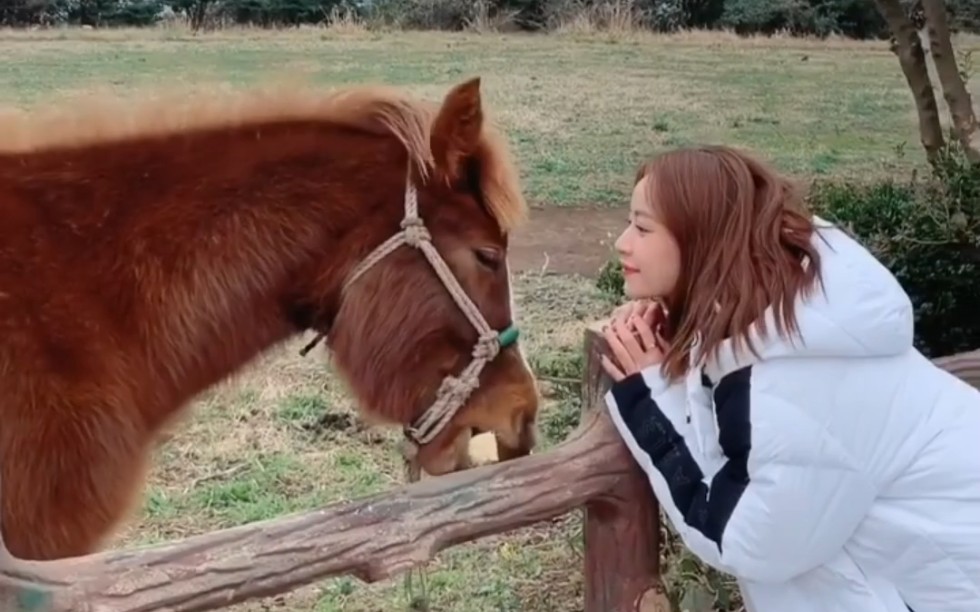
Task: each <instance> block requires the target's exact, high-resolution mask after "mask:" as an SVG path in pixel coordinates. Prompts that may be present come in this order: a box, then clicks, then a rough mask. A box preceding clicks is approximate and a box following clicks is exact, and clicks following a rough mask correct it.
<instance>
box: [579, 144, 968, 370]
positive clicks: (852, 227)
mask: <svg viewBox="0 0 980 612" xmlns="http://www.w3.org/2000/svg"><path fill="white" fill-rule="evenodd" d="M809 201H810V206H811V207H812V208H813V210H814V212H816V213H817V214H819V215H820V216H821V217H823V218H825V219H827V220H829V221H832V222H835V223H838V224H840V225H841V226H843V227H845V228H846V229H848V230H849V231H850V232H851V233H852V235H854V236H855V237H856V238H857V239H858V240H860V241H861V242H862V243H863V244H864V245H865V246H867V247H868V249H869V250H871V252H872V253H874V254H875V256H876V257H878V259H879V260H880V261H881V262H882V263H883V264H884V265H885V266H886V267H888V269H889V270H891V271H892V273H893V274H894V275H895V276H896V278H897V279H898V281H899V282H900V283H901V284H902V287H903V288H904V289H905V290H906V291H907V292H908V294H909V296H910V298H911V300H912V304H913V306H914V308H915V326H916V334H915V345H916V347H917V348H918V349H919V350H920V351H922V353H923V354H924V355H926V356H927V357H930V358H935V357H939V356H942V355H949V354H952V353H957V352H962V351H967V350H972V349H975V348H980V282H978V279H980V166H975V165H971V164H969V163H968V162H966V161H965V159H964V158H963V156H962V155H961V154H960V153H959V151H958V150H957V149H956V148H955V147H954V146H953V145H951V146H950V148H948V149H947V150H946V151H945V152H944V153H943V155H942V156H941V158H940V160H939V161H938V162H936V164H935V165H934V168H933V172H932V173H931V174H929V175H927V176H925V177H917V176H913V177H912V178H910V179H908V180H906V181H897V180H886V181H879V182H875V183H871V184H860V183H849V182H835V181H826V182H817V183H814V184H813V186H812V189H811V193H810V198H809ZM622 283H623V280H622V271H621V270H620V269H619V266H618V263H617V262H612V261H611V262H608V263H607V264H606V266H605V267H604V268H603V269H602V272H601V274H600V276H599V279H598V281H597V284H598V286H599V288H600V289H601V290H603V291H604V292H607V293H609V294H611V295H612V296H615V297H620V298H621V297H622V295H623V285H622Z"/></svg>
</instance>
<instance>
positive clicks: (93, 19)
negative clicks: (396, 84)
mask: <svg viewBox="0 0 980 612" xmlns="http://www.w3.org/2000/svg"><path fill="white" fill-rule="evenodd" d="M902 4H903V5H904V7H905V8H906V10H907V11H908V13H909V15H910V16H911V17H912V18H913V20H914V21H921V18H920V17H918V15H920V14H921V8H920V7H919V6H918V5H919V0H902ZM609 5H617V7H618V8H619V9H620V10H627V11H629V14H630V20H631V22H632V23H634V24H635V25H636V26H637V27H641V28H648V29H651V30H656V31H665V32H669V31H674V30H678V29H688V28H699V29H712V28H724V29H729V30H734V31H736V32H738V33H741V34H757V33H763V34H770V33H774V32H781V31H782V32H791V33H794V34H798V35H815V36H827V35H840V36H846V37H850V38H887V37H888V35H889V32H888V27H887V25H886V24H885V22H884V20H883V19H882V17H881V15H880V13H879V12H878V10H877V9H876V7H875V4H874V1H873V0H3V1H2V2H0V25H4V26H13V27H29V26H39V25H40V26H61V25H75V26H79V25H87V26H92V27H114V26H130V27H132V26H150V25H155V24H158V23H160V22H163V21H167V20H173V19H182V20H186V21H187V22H189V23H190V24H191V25H192V26H193V27H195V28H200V27H209V26H214V25H216V24H239V25H252V26H260V27H270V26H289V25H299V24H316V23H322V22H324V21H325V20H326V19H327V18H328V16H329V15H331V13H332V12H334V11H337V10H338V9H342V10H343V11H345V12H346V13H348V14H353V15H355V16H358V17H361V18H364V19H367V20H371V19H382V20H384V21H388V22H393V21H394V22H398V23H399V24H400V25H403V26H407V27H428V28H443V29H460V28H463V27H465V26H466V24H467V23H468V22H469V21H471V20H472V19H473V16H474V15H476V14H481V15H484V16H486V17H489V18H498V19H499V18H500V17H506V21H507V22H509V23H512V24H513V25H514V27H517V28H521V29H525V30H543V29H549V28H550V27H552V26H554V25H555V23H556V22H559V21H561V20H562V19H564V18H567V17H568V15H569V14H574V13H576V12H583V11H590V10H596V9H599V8H602V7H603V6H605V7H608V6H609ZM947 7H948V10H949V12H950V21H951V24H952V26H953V27H954V29H955V30H960V31H970V32H980V0H947Z"/></svg>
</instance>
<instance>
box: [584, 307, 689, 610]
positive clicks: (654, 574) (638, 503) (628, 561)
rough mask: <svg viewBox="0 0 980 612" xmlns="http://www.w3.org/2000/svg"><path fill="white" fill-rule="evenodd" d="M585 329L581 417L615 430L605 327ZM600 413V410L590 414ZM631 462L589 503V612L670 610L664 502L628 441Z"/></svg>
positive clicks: (623, 452)
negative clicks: (608, 404) (664, 570)
mask: <svg viewBox="0 0 980 612" xmlns="http://www.w3.org/2000/svg"><path fill="white" fill-rule="evenodd" d="M604 322H605V321H599V322H596V323H593V324H591V325H589V326H588V327H587V328H586V330H585V368H584V372H583V381H582V383H583V384H582V411H583V412H582V417H583V420H584V419H585V418H586V417H591V418H595V419H596V420H598V421H601V425H602V426H603V427H607V428H609V429H612V428H613V424H612V421H611V420H610V419H609V417H608V415H607V414H606V412H605V411H606V408H605V402H604V400H603V394H604V393H605V392H606V391H607V390H608V388H609V385H610V383H611V379H610V378H609V377H608V376H607V375H606V373H605V371H604V370H603V369H602V363H601V362H600V360H599V358H600V355H601V354H602V352H603V351H604V350H606V343H605V340H603V338H602V334H601V332H600V329H601V327H602V324H603V323H604ZM594 411H598V412H600V413H601V414H600V415H596V414H589V413H591V412H594ZM620 452H621V458H620V461H621V462H622V465H628V466H629V469H628V470H627V471H625V472H624V476H623V477H622V478H620V479H619V480H618V481H617V483H616V485H615V486H613V487H612V488H610V489H609V491H608V492H607V493H606V494H604V495H602V496H600V497H597V498H595V499H593V500H592V501H590V502H589V503H587V504H586V506H585V568H584V570H585V607H584V611H585V612H670V602H669V600H668V598H667V590H666V588H664V585H663V581H662V580H661V577H660V506H659V505H658V504H657V501H656V499H655V498H654V496H653V493H652V491H651V489H650V485H649V483H648V482H647V480H646V477H645V476H644V475H643V473H642V471H640V468H639V467H638V466H637V465H636V463H635V462H634V460H633V458H632V456H630V454H629V451H627V449H626V446H625V445H621V449H620Z"/></svg>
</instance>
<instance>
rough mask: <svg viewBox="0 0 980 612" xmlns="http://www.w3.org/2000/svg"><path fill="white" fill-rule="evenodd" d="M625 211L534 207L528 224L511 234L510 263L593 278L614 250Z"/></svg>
mask: <svg viewBox="0 0 980 612" xmlns="http://www.w3.org/2000/svg"><path fill="white" fill-rule="evenodd" d="M625 219H626V211H625V210H624V209H620V208H608V207H603V208H599V207H575V208H567V207H559V206H549V207H535V208H533V209H532V210H531V212H530V216H529V219H528V223H527V224H526V225H525V226H524V227H523V228H522V229H521V230H520V231H519V232H517V233H516V234H515V235H514V238H513V242H512V243H511V247H510V250H511V255H510V262H511V266H512V267H513V269H514V271H515V272H522V271H526V270H536V271H546V272H553V273H557V274H580V275H582V276H585V277H587V278H595V277H596V275H597V274H598V272H599V269H600V268H601V267H602V265H603V264H604V263H605V262H606V260H607V259H609V257H610V256H611V255H612V254H613V253H614V250H613V242H614V241H615V240H616V237H617V236H618V235H619V233H620V232H621V231H622V230H623V226H624V224H625V222H626V221H625Z"/></svg>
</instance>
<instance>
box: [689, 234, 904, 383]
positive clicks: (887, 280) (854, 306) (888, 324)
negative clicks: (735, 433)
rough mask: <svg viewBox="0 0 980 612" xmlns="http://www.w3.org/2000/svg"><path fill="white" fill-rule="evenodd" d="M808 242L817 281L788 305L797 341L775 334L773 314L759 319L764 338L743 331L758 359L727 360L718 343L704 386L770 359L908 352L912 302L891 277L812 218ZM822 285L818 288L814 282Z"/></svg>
mask: <svg viewBox="0 0 980 612" xmlns="http://www.w3.org/2000/svg"><path fill="white" fill-rule="evenodd" d="M814 220H815V222H816V225H817V232H816V233H815V234H814V236H813V238H812V240H813V244H814V245H815V246H816V248H817V251H818V252H819V253H820V258H821V275H820V278H819V279H818V282H817V285H816V287H814V290H813V291H811V292H810V295H809V296H807V297H806V298H803V297H801V296H798V297H797V299H796V320H797V326H798V328H799V333H798V334H791V335H790V336H789V337H788V338H782V337H780V336H779V335H777V333H776V327H775V318H774V316H773V309H772V308H771V307H770V308H768V309H767V310H766V312H765V319H766V331H767V334H768V335H767V337H766V338H765V339H763V338H762V337H761V335H760V334H759V332H758V325H753V326H752V327H751V328H750V331H749V337H750V338H751V339H752V345H753V347H754V348H755V350H756V352H757V353H758V355H759V356H758V357H756V356H755V355H753V354H752V352H751V351H750V350H749V349H748V347H747V346H744V345H743V346H742V347H740V350H739V352H738V353H737V354H736V353H735V345H734V342H733V341H732V340H731V339H727V340H725V341H724V342H723V343H722V345H721V347H720V350H719V353H718V357H717V358H716V359H709V360H708V363H707V364H706V368H705V369H706V373H707V374H708V376H709V377H710V378H711V379H712V380H715V381H717V380H719V379H720V378H721V376H723V375H725V374H727V373H729V372H731V371H733V370H737V369H739V368H741V367H744V366H746V365H750V364H752V363H754V362H756V361H759V360H760V358H761V359H772V358H778V357H784V358H785V357H792V358H806V357H842V358H857V357H885V356H889V355H896V354H899V353H902V352H904V351H907V350H909V349H910V348H912V346H913V344H912V342H913V333H914V323H915V316H914V311H913V308H912V301H911V300H910V299H909V296H908V294H907V293H906V292H905V290H904V289H903V288H902V286H901V285H900V284H899V282H898V280H897V279H896V278H895V276H894V275H893V274H892V273H891V272H890V271H889V270H888V268H886V267H885V266H884V265H883V264H882V263H880V262H879V261H878V260H877V259H876V258H875V257H874V256H873V255H872V254H871V253H870V252H869V251H868V250H867V249H865V248H864V247H863V246H862V245H861V244H859V243H858V242H857V241H855V240H854V239H853V238H851V237H850V236H848V235H847V234H846V233H845V232H844V231H843V230H841V229H839V228H837V227H834V226H833V225H831V224H829V223H827V222H826V221H824V220H823V219H820V218H819V217H815V219H814ZM820 281H822V283H821V282H820Z"/></svg>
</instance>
